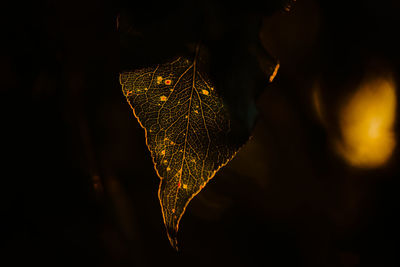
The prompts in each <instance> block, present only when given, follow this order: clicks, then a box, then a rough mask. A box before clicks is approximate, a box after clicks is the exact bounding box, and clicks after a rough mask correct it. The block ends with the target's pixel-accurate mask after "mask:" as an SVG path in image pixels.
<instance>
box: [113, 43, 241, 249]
mask: <svg viewBox="0 0 400 267" xmlns="http://www.w3.org/2000/svg"><path fill="white" fill-rule="evenodd" d="M197 55H198V49H197V52H196V56H195V58H194V59H193V60H192V61H191V60H189V59H185V58H178V59H177V60H175V61H173V62H170V63H165V64H161V65H157V66H156V67H152V68H144V69H139V70H135V71H133V72H124V73H122V74H120V84H121V85H122V91H123V93H124V95H125V96H126V98H127V101H128V103H129V104H130V106H131V108H132V110H133V113H134V115H135V117H136V118H137V120H138V121H139V123H140V125H141V126H142V128H144V129H145V136H146V145H147V147H148V148H149V150H150V152H151V156H152V160H153V163H154V167H155V170H156V173H157V175H158V176H159V178H160V179H161V181H160V186H159V190H158V197H159V200H160V205H161V210H162V214H163V220H164V224H165V226H166V229H167V234H168V238H169V241H170V243H171V245H172V246H173V247H174V248H175V249H177V238H176V235H177V232H178V228H179V222H180V220H181V218H182V216H183V214H184V212H185V210H186V207H187V205H188V204H189V202H190V201H191V200H192V199H193V198H194V197H195V196H196V195H197V194H198V193H199V192H200V191H201V190H202V189H203V188H204V186H205V185H206V184H207V182H208V181H209V180H210V179H212V178H213V177H214V175H215V174H216V172H217V171H218V170H219V169H220V168H221V167H223V166H224V165H226V164H227V163H228V162H229V160H230V159H232V158H233V157H234V155H235V154H236V152H237V150H238V149H239V147H240V146H241V145H242V143H241V142H238V141H236V140H235V138H234V135H233V134H232V133H231V129H230V116H229V112H228V110H227V108H226V106H225V105H224V102H223V100H222V98H220V97H219V95H218V94H217V92H216V90H214V87H213V85H212V82H211V81H210V80H209V79H208V78H207V75H206V73H204V72H202V71H201V70H200V68H199V64H198V58H197Z"/></svg>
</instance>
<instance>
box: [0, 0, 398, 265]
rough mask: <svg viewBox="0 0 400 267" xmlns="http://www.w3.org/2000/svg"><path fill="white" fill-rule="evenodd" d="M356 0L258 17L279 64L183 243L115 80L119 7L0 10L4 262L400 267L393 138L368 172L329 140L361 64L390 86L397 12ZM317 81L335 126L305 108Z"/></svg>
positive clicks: (184, 230)
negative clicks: (167, 218) (380, 66)
mask: <svg viewBox="0 0 400 267" xmlns="http://www.w3.org/2000/svg"><path fill="white" fill-rule="evenodd" d="M349 2H350V1H318V0H298V1H297V3H296V5H294V6H293V8H292V10H291V12H283V11H279V12H277V13H275V14H274V15H273V16H270V17H266V18H265V19H264V24H263V28H262V30H261V33H260V36H261V39H262V41H263V44H264V46H265V47H266V48H267V49H268V50H269V52H270V53H271V54H272V55H273V56H274V57H276V58H278V59H279V60H280V63H281V69H280V71H279V73H278V76H277V77H276V80H275V81H274V83H273V84H272V85H270V86H269V87H268V88H267V90H266V91H265V93H264V94H263V95H262V96H261V97H260V99H259V101H258V107H259V110H260V114H261V115H260V117H261V118H260V120H259V122H258V123H257V125H256V127H255V130H254V135H253V138H252V140H251V141H250V142H249V143H248V144H247V145H246V146H245V147H244V148H243V149H242V150H241V151H240V152H239V153H238V155H237V157H236V158H235V159H234V160H233V161H232V162H231V163H230V164H228V165H227V166H226V167H225V168H223V169H222V170H221V171H220V172H219V173H218V174H217V175H216V176H215V178H214V179H213V180H212V181H211V182H210V183H209V184H208V185H207V187H206V188H205V189H204V190H203V191H202V192H201V193H200V194H199V195H198V196H197V197H196V198H195V199H194V200H193V201H192V202H191V204H190V205H189V207H188V209H187V212H186V214H185V215H184V217H183V220H182V222H181V227H180V232H179V241H180V248H181V250H180V251H179V252H178V253H177V252H175V251H174V250H173V249H172V248H171V247H170V245H169V242H168V239H167V236H166V233H165V229H164V225H163V222H162V215H161V209H160V207H159V201H158V199H157V190H158V183H159V179H158V178H157V176H156V173H155V171H154V168H153V166H152V162H151V158H150V154H149V152H148V150H147V148H146V146H145V142H144V131H143V130H142V129H141V128H140V126H139V124H138V123H137V122H136V120H135V118H134V117H133V114H132V111H131V110H130V107H129V105H128V104H127V103H126V101H125V99H124V97H123V95H122V93H121V88H120V85H119V83H118V73H119V72H120V71H121V62H122V61H123V60H124V55H123V54H122V53H121V49H120V37H119V34H118V32H117V30H116V18H117V15H118V14H119V12H120V3H119V2H112V1H73V0H72V1H71V0H70V1H35V2H30V3H23V2H21V3H16V4H14V5H3V6H2V8H1V13H2V14H1V19H2V21H1V25H2V28H3V29H2V33H1V36H2V41H1V43H2V45H3V48H2V49H1V51H0V56H1V61H0V76H1V78H0V92H1V98H0V101H1V105H0V106H1V116H2V119H1V120H2V121H1V125H2V127H1V130H2V133H3V135H2V136H3V137H2V149H1V151H2V152H3V153H2V154H3V160H2V175H1V184H2V185H1V189H2V190H1V191H2V194H1V195H2V198H3V200H2V203H3V206H4V208H3V209H2V212H1V221H2V223H1V225H2V226H1V240H2V242H3V243H4V245H5V247H6V250H5V251H4V252H5V255H6V257H1V259H0V261H2V263H1V265H2V266H19V265H22V264H36V263H38V264H40V265H41V266H73V265H77V264H79V265H80V264H82V265H85V266H156V265H158V266H160V265H167V266H170V265H171V266H379V267H384V266H385V267H386V266H399V264H400V260H399V252H398V251H399V245H398V244H399V242H398V240H399V238H400V235H399V234H400V231H399V223H400V220H399V219H398V216H396V215H397V213H398V203H399V200H398V196H399V194H398V193H397V192H398V190H399V184H400V182H399V164H398V162H399V158H400V157H399V150H398V148H396V149H395V150H394V152H393V155H392V157H391V159H390V161H389V162H387V164H386V165H385V166H383V167H381V168H377V169H370V170H363V169H357V168H352V167H349V166H348V165H347V163H346V162H345V161H343V160H342V159H341V158H340V157H339V156H338V155H337V154H336V153H335V151H334V149H332V146H331V137H332V136H335V135H337V131H338V125H337V120H336V118H337V117H336V116H337V115H335V114H337V112H338V103H340V101H341V99H342V97H343V96H344V95H346V94H347V93H348V90H349V89H348V86H344V85H348V84H353V83H354V84H357V81H359V80H360V79H361V78H360V77H362V74H363V73H364V70H365V66H366V65H368V64H370V63H371V62H375V61H379V62H385V64H386V65H388V66H391V70H392V71H393V72H394V75H395V79H396V80H397V83H399V76H398V73H399V70H400V69H399V67H400V53H399V50H398V49H399V47H400V46H399V45H400V44H399V41H398V38H397V35H398V32H399V31H398V26H399V25H400V23H399V11H400V6H399V4H398V3H397V2H396V1H372V0H368V1H352V2H351V4H350V3H349ZM247 4H249V3H247ZM251 4H254V3H252V2H251ZM317 79H318V80H319V81H320V82H321V84H322V85H323V86H322V87H321V94H322V98H323V99H324V101H325V106H326V109H327V112H328V114H329V116H328V122H327V123H328V124H329V125H330V127H329V131H328V130H327V128H326V127H324V126H323V125H322V123H321V122H320V121H319V120H318V119H317V116H316V114H315V111H314V109H313V106H312V101H311V99H312V98H311V94H312V88H313V85H314V84H315V81H316V80H317ZM397 113H398V111H397ZM397 117H398V116H397ZM395 129H396V130H398V129H399V123H398V120H397V121H396V122H395ZM397 132H398V131H397Z"/></svg>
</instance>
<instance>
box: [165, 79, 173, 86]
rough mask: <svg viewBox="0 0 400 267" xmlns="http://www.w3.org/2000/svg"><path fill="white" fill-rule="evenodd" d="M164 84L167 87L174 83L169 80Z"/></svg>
mask: <svg viewBox="0 0 400 267" xmlns="http://www.w3.org/2000/svg"><path fill="white" fill-rule="evenodd" d="M164 83H165V85H171V83H172V81H171V80H169V79H167V80H165V81H164Z"/></svg>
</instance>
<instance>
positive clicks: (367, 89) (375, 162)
mask: <svg viewBox="0 0 400 267" xmlns="http://www.w3.org/2000/svg"><path fill="white" fill-rule="evenodd" d="M395 112H396V91H395V83H394V81H393V79H392V78H391V77H379V78H373V79H370V80H368V81H367V82H364V83H362V84H361V86H360V88H359V89H358V90H357V91H356V92H355V93H354V94H353V95H352V96H351V97H350V98H349V100H348V101H347V103H345V104H344V105H343V106H342V108H341V110H340V121H339V126H340V131H341V140H340V141H338V142H337V144H336V148H337V150H338V152H339V154H340V155H342V156H343V158H344V159H345V160H346V161H347V162H348V163H349V164H350V165H352V166H355V167H362V168H375V167H379V166H381V165H383V164H385V163H386V162H387V161H388V160H389V158H390V156H391V155H392V152H393V150H394V147H395V145H396V139H395V133H394V129H393V126H394V122H395Z"/></svg>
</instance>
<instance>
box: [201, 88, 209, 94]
mask: <svg viewBox="0 0 400 267" xmlns="http://www.w3.org/2000/svg"><path fill="white" fill-rule="evenodd" d="M201 92H202V93H203V95H208V94H209V93H208V91H207V90H204V89H203V90H201Z"/></svg>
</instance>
